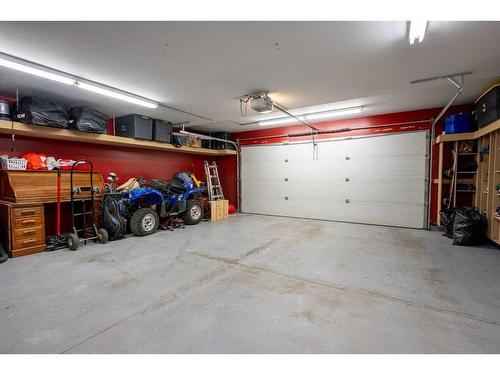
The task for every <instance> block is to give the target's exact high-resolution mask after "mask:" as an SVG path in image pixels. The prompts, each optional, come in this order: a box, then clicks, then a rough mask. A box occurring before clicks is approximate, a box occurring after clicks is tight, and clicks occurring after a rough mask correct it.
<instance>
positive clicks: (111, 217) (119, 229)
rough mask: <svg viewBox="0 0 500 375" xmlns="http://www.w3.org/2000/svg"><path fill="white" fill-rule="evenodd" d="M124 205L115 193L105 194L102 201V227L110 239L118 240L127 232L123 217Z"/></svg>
mask: <svg viewBox="0 0 500 375" xmlns="http://www.w3.org/2000/svg"><path fill="white" fill-rule="evenodd" d="M124 211H125V206H124V204H123V201H122V200H121V199H120V198H119V196H117V195H113V194H110V195H106V196H105V197H104V199H103V201H102V227H103V228H104V229H106V231H107V232H108V234H109V239H110V240H111V241H114V240H119V239H120V238H123V236H125V233H126V232H127V220H126V219H125V217H123V214H124Z"/></svg>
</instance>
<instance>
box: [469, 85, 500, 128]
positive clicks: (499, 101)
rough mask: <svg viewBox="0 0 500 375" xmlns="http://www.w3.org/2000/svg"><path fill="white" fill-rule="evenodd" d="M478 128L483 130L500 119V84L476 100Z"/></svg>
mask: <svg viewBox="0 0 500 375" xmlns="http://www.w3.org/2000/svg"><path fill="white" fill-rule="evenodd" d="M475 104H476V117H477V126H478V127H479V128H483V127H485V126H487V125H489V124H491V123H492V122H495V121H496V120H498V119H500V83H497V84H496V85H493V86H492V87H490V88H489V89H488V90H486V91H485V92H484V93H483V94H482V95H481V96H480V97H479V98H478V99H477V100H476V103H475Z"/></svg>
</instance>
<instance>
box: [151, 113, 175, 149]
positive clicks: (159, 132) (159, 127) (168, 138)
mask: <svg viewBox="0 0 500 375" xmlns="http://www.w3.org/2000/svg"><path fill="white" fill-rule="evenodd" d="M153 140H154V141H158V142H165V143H171V142H172V123H171V122H169V121H166V120H157V119H156V120H153Z"/></svg>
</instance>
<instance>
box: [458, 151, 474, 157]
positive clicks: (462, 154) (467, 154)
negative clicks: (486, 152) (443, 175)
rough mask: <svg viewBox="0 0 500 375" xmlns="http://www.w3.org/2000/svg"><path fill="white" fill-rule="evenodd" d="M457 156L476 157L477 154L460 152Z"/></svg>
mask: <svg viewBox="0 0 500 375" xmlns="http://www.w3.org/2000/svg"><path fill="white" fill-rule="evenodd" d="M457 155H458V156H471V155H474V156H476V155H477V153H475V152H459V153H458V154H457Z"/></svg>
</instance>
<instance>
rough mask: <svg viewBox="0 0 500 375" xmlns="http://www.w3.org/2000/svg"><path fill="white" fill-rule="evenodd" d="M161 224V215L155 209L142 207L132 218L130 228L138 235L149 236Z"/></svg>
mask: <svg viewBox="0 0 500 375" xmlns="http://www.w3.org/2000/svg"><path fill="white" fill-rule="evenodd" d="M158 225H160V217H159V216H158V212H156V210H155V209H153V208H150V207H146V208H140V209H138V210H137V211H135V212H134V213H133V214H132V217H131V218H130V230H131V231H132V233H134V234H135V235H136V236H147V235H149V234H153V233H154V232H156V230H157V229H158Z"/></svg>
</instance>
